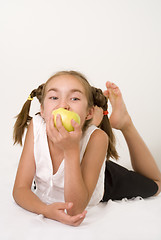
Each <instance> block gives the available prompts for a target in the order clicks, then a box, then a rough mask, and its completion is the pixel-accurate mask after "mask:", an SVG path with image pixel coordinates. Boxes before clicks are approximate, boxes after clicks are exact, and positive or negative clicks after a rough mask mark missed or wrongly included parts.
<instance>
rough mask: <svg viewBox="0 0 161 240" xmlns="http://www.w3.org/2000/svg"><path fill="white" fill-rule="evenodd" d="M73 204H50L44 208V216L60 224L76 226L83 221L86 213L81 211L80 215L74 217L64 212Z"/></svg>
mask: <svg viewBox="0 0 161 240" xmlns="http://www.w3.org/2000/svg"><path fill="white" fill-rule="evenodd" d="M72 206H73V203H71V202H70V203H63V202H62V203H61V202H59V203H52V204H50V205H47V206H46V209H45V214H44V216H45V217H47V218H50V219H53V220H57V221H59V222H61V223H64V224H67V225H71V226H78V225H80V224H81V223H82V221H83V220H84V218H85V216H86V213H87V211H83V212H82V213H81V214H77V215H75V216H70V215H68V214H67V213H66V212H65V210H68V209H71V208H72Z"/></svg>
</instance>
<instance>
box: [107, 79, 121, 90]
mask: <svg viewBox="0 0 161 240" xmlns="http://www.w3.org/2000/svg"><path fill="white" fill-rule="evenodd" d="M106 87H107V89H108V88H113V89H114V88H118V86H117V85H116V84H115V83H112V82H110V81H107V82H106Z"/></svg>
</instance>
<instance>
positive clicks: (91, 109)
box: [86, 107, 94, 120]
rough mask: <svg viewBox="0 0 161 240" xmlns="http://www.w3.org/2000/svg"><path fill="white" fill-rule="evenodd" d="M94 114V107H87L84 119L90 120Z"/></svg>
mask: <svg viewBox="0 0 161 240" xmlns="http://www.w3.org/2000/svg"><path fill="white" fill-rule="evenodd" d="M93 115H94V107H91V108H89V110H88V113H87V116H86V120H90V119H92V118H93Z"/></svg>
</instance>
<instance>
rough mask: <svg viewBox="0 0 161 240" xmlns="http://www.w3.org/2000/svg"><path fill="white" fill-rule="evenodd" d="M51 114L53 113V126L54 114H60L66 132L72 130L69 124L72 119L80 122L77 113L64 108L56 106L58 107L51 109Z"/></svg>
mask: <svg viewBox="0 0 161 240" xmlns="http://www.w3.org/2000/svg"><path fill="white" fill-rule="evenodd" d="M52 114H53V115H54V125H55V126H56V116H57V114H60V116H61V119H62V124H63V126H64V127H65V129H66V130H67V131H68V132H71V131H73V130H74V128H73V126H72V124H71V120H72V119H73V120H74V121H76V122H77V123H78V124H80V117H79V115H78V114H77V113H75V112H72V111H68V110H66V109H64V108H58V109H56V110H54V111H52Z"/></svg>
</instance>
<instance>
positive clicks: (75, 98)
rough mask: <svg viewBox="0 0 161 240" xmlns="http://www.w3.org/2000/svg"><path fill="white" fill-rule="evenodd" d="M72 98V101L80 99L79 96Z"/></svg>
mask: <svg viewBox="0 0 161 240" xmlns="http://www.w3.org/2000/svg"><path fill="white" fill-rule="evenodd" d="M71 99H72V101H78V100H80V99H79V98H77V97H73V98H71Z"/></svg>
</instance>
